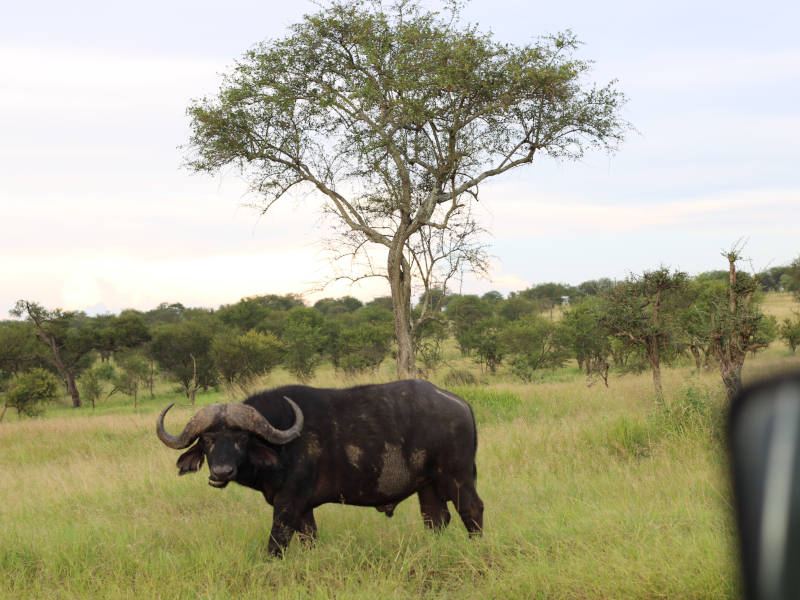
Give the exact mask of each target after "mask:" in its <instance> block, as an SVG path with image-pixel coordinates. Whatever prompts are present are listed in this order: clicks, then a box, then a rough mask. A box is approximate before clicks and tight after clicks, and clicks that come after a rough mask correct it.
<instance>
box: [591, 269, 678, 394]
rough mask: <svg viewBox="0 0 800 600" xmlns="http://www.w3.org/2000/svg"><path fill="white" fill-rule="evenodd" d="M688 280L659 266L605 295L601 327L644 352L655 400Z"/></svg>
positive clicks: (676, 335)
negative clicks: (605, 306) (651, 375)
mask: <svg viewBox="0 0 800 600" xmlns="http://www.w3.org/2000/svg"><path fill="white" fill-rule="evenodd" d="M687 279H688V278H687V275H686V273H682V272H680V271H676V272H674V273H670V271H669V269H667V268H665V267H662V268H660V269H658V270H656V271H645V273H644V274H643V275H642V276H640V277H639V276H631V277H629V278H628V279H627V280H625V281H623V282H620V283H618V284H617V286H616V287H614V289H613V290H611V292H609V293H608V294H607V295H606V296H605V298H606V300H607V302H608V310H606V311H605V312H604V313H603V316H602V322H603V324H604V325H605V326H606V327H608V329H609V331H610V332H611V334H612V335H614V336H617V337H619V338H621V339H623V340H625V341H626V342H629V343H631V344H633V345H635V346H638V347H640V348H641V349H642V350H643V351H644V352H645V354H646V355H647V360H648V363H649V365H650V369H651V370H652V372H653V385H654V387H655V390H656V395H657V397H658V398H662V397H663V395H664V390H663V387H662V385H661V362H662V357H663V356H662V355H663V354H664V352H665V351H669V350H670V346H673V345H674V344H675V343H676V341H677V338H679V337H680V335H681V329H680V326H679V315H680V310H681V309H682V308H685V306H686V304H687V296H686V293H685V290H686V285H687Z"/></svg>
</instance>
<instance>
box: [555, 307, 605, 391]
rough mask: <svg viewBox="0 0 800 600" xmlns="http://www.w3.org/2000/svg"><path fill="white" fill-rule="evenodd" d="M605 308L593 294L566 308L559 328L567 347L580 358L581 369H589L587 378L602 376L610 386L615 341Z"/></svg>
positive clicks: (586, 370)
mask: <svg viewBox="0 0 800 600" xmlns="http://www.w3.org/2000/svg"><path fill="white" fill-rule="evenodd" d="M605 309H606V305H605V302H604V301H603V299H602V298H600V297H599V296H595V295H589V296H587V297H585V298H584V299H583V300H582V301H580V302H578V303H575V304H571V305H570V307H569V308H568V309H567V310H565V311H564V314H563V315H562V316H561V320H560V321H559V322H558V327H559V328H560V330H561V331H560V337H561V340H562V342H563V344H564V346H565V347H566V348H567V349H568V350H569V351H570V353H571V356H573V357H574V358H575V360H577V361H578V368H580V369H583V370H584V371H585V372H586V376H587V378H592V377H600V378H601V379H602V380H603V382H604V383H605V385H606V387H608V369H609V363H608V359H609V356H610V355H611V340H610V338H609V330H608V329H607V328H606V327H605V325H604V324H603V318H602V314H603V312H604V310H605Z"/></svg>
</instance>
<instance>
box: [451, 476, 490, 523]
mask: <svg viewBox="0 0 800 600" xmlns="http://www.w3.org/2000/svg"><path fill="white" fill-rule="evenodd" d="M447 488H448V495H449V496H450V500H451V501H452V502H453V504H454V505H455V507H456V510H457V511H458V515H459V516H460V517H461V520H462V521H463V522H464V527H466V528H467V531H468V532H469V535H470V537H472V536H476V535H481V533H483V501H482V500H481V499H480V496H478V492H477V491H476V490H475V484H474V483H473V481H472V478H470V481H466V482H458V481H456V480H453V481H451V482H450V483H449V485H448V486H447Z"/></svg>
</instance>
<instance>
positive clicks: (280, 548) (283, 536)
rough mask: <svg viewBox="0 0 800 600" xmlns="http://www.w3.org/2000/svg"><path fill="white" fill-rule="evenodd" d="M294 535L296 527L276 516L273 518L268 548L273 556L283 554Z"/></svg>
mask: <svg viewBox="0 0 800 600" xmlns="http://www.w3.org/2000/svg"><path fill="white" fill-rule="evenodd" d="M293 535H294V527H291V526H290V525H288V524H286V523H284V522H282V521H281V520H280V519H278V518H277V516H276V517H274V518H273V519H272V531H270V533H269V544H268V546H267V550H268V551H269V553H270V554H272V555H273V556H281V557H282V556H283V553H284V552H286V548H287V547H288V546H289V542H290V541H292V536H293Z"/></svg>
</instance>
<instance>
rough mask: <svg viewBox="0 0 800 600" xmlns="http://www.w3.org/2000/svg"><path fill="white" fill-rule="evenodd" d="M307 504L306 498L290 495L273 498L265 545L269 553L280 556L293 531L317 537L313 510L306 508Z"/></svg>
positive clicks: (284, 550)
mask: <svg viewBox="0 0 800 600" xmlns="http://www.w3.org/2000/svg"><path fill="white" fill-rule="evenodd" d="M307 506H308V504H307V500H305V499H303V500H301V499H299V498H297V497H293V496H291V495H290V496H289V497H288V499H287V498H283V499H278V498H276V499H275V504H274V508H273V510H272V531H271V532H270V534H269V545H268V546H267V549H268V550H269V552H270V554H272V555H274V556H282V555H283V553H284V552H286V548H287V546H289V542H290V541H291V540H292V536H293V535H294V534H295V532H298V533H300V535H301V536H302V537H303V538H305V539H308V540H312V541H313V540H314V539H315V538H316V537H317V524H316V522H315V521H314V512H313V510H312V509H310V508H308V509H306V507H307Z"/></svg>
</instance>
